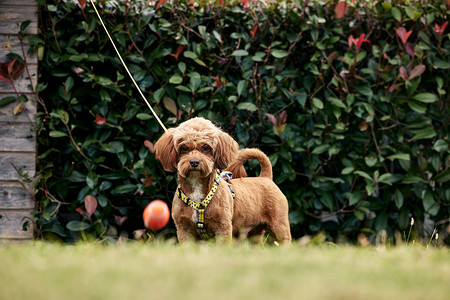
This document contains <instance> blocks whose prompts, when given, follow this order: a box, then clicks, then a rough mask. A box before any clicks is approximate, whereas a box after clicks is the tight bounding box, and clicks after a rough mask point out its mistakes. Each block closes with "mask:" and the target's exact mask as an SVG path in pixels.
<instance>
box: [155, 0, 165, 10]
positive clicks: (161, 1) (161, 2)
mask: <svg viewBox="0 0 450 300" xmlns="http://www.w3.org/2000/svg"><path fill="white" fill-rule="evenodd" d="M164 2H166V0H159V1H158V4H156V10H158V8H160V7H161V5H163V4H164Z"/></svg>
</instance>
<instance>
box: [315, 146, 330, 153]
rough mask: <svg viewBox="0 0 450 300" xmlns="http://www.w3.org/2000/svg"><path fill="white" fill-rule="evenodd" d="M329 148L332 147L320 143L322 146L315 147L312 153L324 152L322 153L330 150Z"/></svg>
mask: <svg viewBox="0 0 450 300" xmlns="http://www.w3.org/2000/svg"><path fill="white" fill-rule="evenodd" d="M328 149H330V145H328V144H324V145H320V146H318V147H316V148H314V150H313V151H312V152H311V153H312V154H322V153H324V152H326V151H328Z"/></svg>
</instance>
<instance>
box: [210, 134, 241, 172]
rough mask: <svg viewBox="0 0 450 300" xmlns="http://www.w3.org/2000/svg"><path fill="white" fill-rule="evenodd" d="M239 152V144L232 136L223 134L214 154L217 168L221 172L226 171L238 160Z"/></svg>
mask: <svg viewBox="0 0 450 300" xmlns="http://www.w3.org/2000/svg"><path fill="white" fill-rule="evenodd" d="M238 151H239V145H238V143H237V142H236V141H235V140H234V139H233V138H232V137H231V136H230V135H228V134H227V133H225V132H222V133H221V134H220V135H219V138H218V143H217V146H216V149H215V153H214V160H215V163H216V166H217V167H218V168H219V169H220V170H225V169H226V168H227V167H228V166H229V165H230V164H231V163H232V162H233V161H234V160H235V159H236V156H237V153H238Z"/></svg>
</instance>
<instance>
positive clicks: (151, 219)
mask: <svg viewBox="0 0 450 300" xmlns="http://www.w3.org/2000/svg"><path fill="white" fill-rule="evenodd" d="M142 217H143V219H144V225H145V227H147V228H148V229H151V230H159V229H161V228H164V227H165V226H166V225H167V223H168V222H169V218H170V211H169V207H168V206H167V204H166V202H164V201H162V200H154V201H152V202H150V203H149V205H147V207H146V208H145V209H144V213H143V214H142Z"/></svg>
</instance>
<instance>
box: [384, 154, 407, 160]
mask: <svg viewBox="0 0 450 300" xmlns="http://www.w3.org/2000/svg"><path fill="white" fill-rule="evenodd" d="M387 159H389V160H394V159H402V160H411V157H410V155H409V154H408V153H397V154H393V155H391V156H388V157H387Z"/></svg>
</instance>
